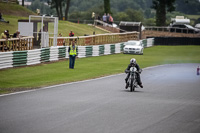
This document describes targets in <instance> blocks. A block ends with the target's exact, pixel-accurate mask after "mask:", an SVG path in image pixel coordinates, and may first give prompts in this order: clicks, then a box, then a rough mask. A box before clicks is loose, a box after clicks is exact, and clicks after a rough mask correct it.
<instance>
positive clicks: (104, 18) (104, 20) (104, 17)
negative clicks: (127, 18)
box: [102, 13, 107, 23]
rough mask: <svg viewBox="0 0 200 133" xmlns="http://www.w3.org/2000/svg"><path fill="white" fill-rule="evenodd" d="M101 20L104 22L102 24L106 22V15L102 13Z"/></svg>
mask: <svg viewBox="0 0 200 133" xmlns="http://www.w3.org/2000/svg"><path fill="white" fill-rule="evenodd" d="M102 19H103V22H104V23H106V22H107V16H106V13H104V15H103V18H102Z"/></svg>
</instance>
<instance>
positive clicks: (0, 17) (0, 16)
mask: <svg viewBox="0 0 200 133" xmlns="http://www.w3.org/2000/svg"><path fill="white" fill-rule="evenodd" d="M0 22H5V23H9V21H5V20H4V18H3V17H2V13H1V12H0Z"/></svg>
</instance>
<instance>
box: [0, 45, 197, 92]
mask: <svg viewBox="0 0 200 133" xmlns="http://www.w3.org/2000/svg"><path fill="white" fill-rule="evenodd" d="M131 58H136V59H137V62H138V64H139V65H140V66H141V68H145V67H149V66H155V65H160V64H174V63H200V47H199V46H154V47H151V48H146V49H145V50H144V55H130V54H114V55H107V56H99V57H88V58H80V59H77V60H76V64H75V69H74V70H73V69H69V68H68V65H69V62H68V60H64V61H59V62H54V63H50V64H49V63H46V64H41V65H37V66H27V67H20V68H10V69H3V70H0V77H1V80H0V88H1V89H0V93H1V94H2V93H9V92H15V91H19V90H27V89H33V88H39V87H44V86H49V85H55V84H61V83H68V82H73V81H80V80H85V79H92V78H97V77H102V76H106V75H112V74H117V73H123V72H124V70H125V68H126V67H127V65H128V63H129V60H130V59H131Z"/></svg>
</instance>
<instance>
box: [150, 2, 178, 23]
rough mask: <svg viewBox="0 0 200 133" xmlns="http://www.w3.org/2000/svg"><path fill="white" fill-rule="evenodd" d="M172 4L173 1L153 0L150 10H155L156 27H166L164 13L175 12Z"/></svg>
mask: <svg viewBox="0 0 200 133" xmlns="http://www.w3.org/2000/svg"><path fill="white" fill-rule="evenodd" d="M174 2H175V0H153V6H152V8H154V9H155V10H156V25H157V26H165V25H166V13H167V12H172V11H174V10H175V6H174Z"/></svg>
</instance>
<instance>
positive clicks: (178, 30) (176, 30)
mask: <svg viewBox="0 0 200 133" xmlns="http://www.w3.org/2000/svg"><path fill="white" fill-rule="evenodd" d="M145 30H152V31H162V32H174V33H186V34H189V33H190V34H191V33H192V34H196V33H195V31H192V30H191V29H188V28H176V27H154V26H148V27H145Z"/></svg>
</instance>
